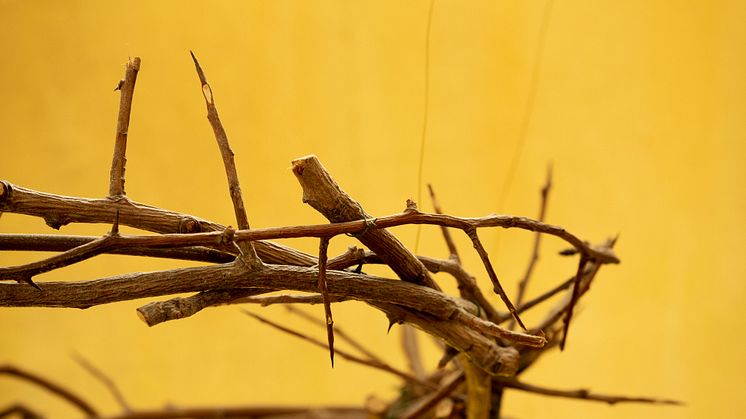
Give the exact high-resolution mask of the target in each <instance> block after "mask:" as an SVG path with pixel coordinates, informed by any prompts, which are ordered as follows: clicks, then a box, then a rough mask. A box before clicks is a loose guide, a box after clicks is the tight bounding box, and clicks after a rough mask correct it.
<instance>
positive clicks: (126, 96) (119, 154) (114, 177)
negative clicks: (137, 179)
mask: <svg viewBox="0 0 746 419" xmlns="http://www.w3.org/2000/svg"><path fill="white" fill-rule="evenodd" d="M139 71H140V57H135V58H134V59H129V60H128V61H127V69H126V70H125V73H124V79H123V80H120V81H119V84H118V85H117V87H116V89H114V90H119V91H120V97H119V115H118V117H117V134H116V140H115V142H114V157H113V159H112V161H111V171H110V173H109V197H111V198H117V197H123V196H124V195H125V192H124V169H125V166H126V164H127V157H126V154H127V133H128V131H129V125H130V114H131V113H132V97H133V96H134V94H135V82H136V81H137V73H138V72H139Z"/></svg>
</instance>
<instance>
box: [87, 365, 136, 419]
mask: <svg viewBox="0 0 746 419" xmlns="http://www.w3.org/2000/svg"><path fill="white" fill-rule="evenodd" d="M73 359H74V360H75V362H77V363H78V364H79V365H80V366H81V367H83V369H85V370H86V371H88V372H89V373H90V374H91V375H92V376H93V377H94V378H96V379H97V380H99V381H100V382H101V383H102V384H103V385H104V386H105V387H106V388H107V390H109V392H110V393H111V395H112V396H114V399H115V400H116V401H117V403H119V406H120V407H121V408H122V410H123V411H125V412H130V411H132V409H131V408H130V406H129V403H127V400H126V399H125V398H124V395H123V394H122V392H121V391H120V390H119V387H117V385H116V383H115V382H114V380H112V379H111V378H109V376H107V375H106V374H105V373H104V372H103V371H101V370H100V369H98V368H96V366H95V365H93V364H91V363H90V362H89V361H88V360H87V359H85V358H83V357H82V356H81V355H79V354H73Z"/></svg>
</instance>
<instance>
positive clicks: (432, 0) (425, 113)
mask: <svg viewBox="0 0 746 419" xmlns="http://www.w3.org/2000/svg"><path fill="white" fill-rule="evenodd" d="M434 5H435V0H430V7H429V8H428V11H427V35H426V37H425V98H424V103H425V109H424V111H423V113H422V136H421V137H420V161H419V165H418V166H417V204H419V205H422V172H423V171H424V167H425V143H426V141H425V140H426V139H427V122H428V114H429V110H430V33H431V30H430V29H431V28H432V23H433V6H434ZM421 232H422V226H421V225H418V226H417V235H416V236H415V239H414V252H415V253H417V250H419V247H420V233H421Z"/></svg>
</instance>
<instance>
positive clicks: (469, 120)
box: [0, 0, 746, 418]
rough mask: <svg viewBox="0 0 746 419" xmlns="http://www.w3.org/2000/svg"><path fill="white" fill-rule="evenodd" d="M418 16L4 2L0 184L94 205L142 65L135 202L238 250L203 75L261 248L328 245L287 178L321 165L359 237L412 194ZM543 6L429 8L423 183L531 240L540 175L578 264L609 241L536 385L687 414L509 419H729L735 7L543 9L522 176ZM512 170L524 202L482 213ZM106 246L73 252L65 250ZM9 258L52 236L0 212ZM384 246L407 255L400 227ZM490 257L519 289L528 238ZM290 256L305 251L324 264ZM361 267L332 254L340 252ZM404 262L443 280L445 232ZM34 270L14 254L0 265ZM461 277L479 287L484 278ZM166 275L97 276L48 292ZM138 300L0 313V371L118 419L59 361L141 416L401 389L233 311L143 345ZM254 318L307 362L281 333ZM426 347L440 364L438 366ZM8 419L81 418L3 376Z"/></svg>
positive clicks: (389, 345)
mask: <svg viewBox="0 0 746 419" xmlns="http://www.w3.org/2000/svg"><path fill="white" fill-rule="evenodd" d="M428 5H429V2H428V1H406V2H401V1H378V2H373V1H364V2H363V1H356V2H351V1H312V2H302V1H247V2H225V1H222V2H196V1H191V2H175V1H160V2H149V1H130V2H116V3H115V2H92V1H87V2H86V1H78V2H74V1H68V2H51V1H13V0H2V1H0V38H1V39H3V43H2V48H1V49H0V51H1V52H0V53H1V54H2V60H1V65H0V82H1V83H2V86H3V87H2V94H1V96H0V141H1V142H0V144H1V145H2V157H3V158H2V164H1V165H0V178H2V179H7V180H9V181H11V182H14V183H17V184H19V185H23V186H26V187H31V188H35V189H38V190H43V191H49V192H55V193H60V194H67V195H81V196H91V197H102V196H104V195H105V194H106V193H107V191H108V185H107V182H108V170H109V163H110V161H111V160H110V159H111V150H112V144H113V138H114V128H115V121H116V112H117V107H118V94H117V93H115V92H113V91H112V89H113V88H114V86H115V85H116V82H117V80H119V79H120V78H121V77H122V75H123V72H124V66H123V63H124V62H125V61H126V59H127V57H128V56H135V55H137V56H140V57H142V60H143V64H142V71H141V73H140V76H139V78H138V82H137V88H136V92H135V99H134V110H133V115H132V123H131V127H130V144H129V149H128V154H127V156H128V159H129V160H128V165H127V184H126V188H127V191H128V193H129V195H130V197H132V198H133V199H135V200H138V201H141V202H147V203H150V204H153V205H159V206H164V207H167V208H171V209H174V210H179V211H184V212H188V213H193V214H196V215H199V216H202V217H205V218H208V219H212V220H215V221H217V222H221V223H225V224H233V218H232V209H231V206H230V201H229V199H228V196H227V193H226V187H225V182H224V179H223V169H222V167H221V163H220V158H219V154H218V152H217V150H216V147H215V145H214V139H213V137H212V133H211V130H210V128H209V125H208V123H207V121H206V119H205V110H204V103H203V100H202V97H201V93H200V90H199V87H198V82H197V78H196V75H195V73H194V68H193V66H192V63H191V61H190V58H189V54H188V51H189V50H190V49H192V50H194V51H195V53H196V54H197V55H198V57H199V58H200V60H201V62H202V65H203V67H204V68H205V71H206V73H207V77H208V79H209V80H210V82H211V84H212V86H213V88H214V91H215V96H216V100H217V104H218V107H219V110H220V113H221V116H222V118H223V121H224V123H225V125H226V128H227V131H228V134H229V136H230V139H231V141H232V145H233V149H234V151H235V152H236V154H237V161H238V164H239V174H240V177H241V181H242V186H243V190H244V193H245V197H246V200H247V207H248V211H249V217H250V220H251V223H252V226H255V227H267V226H278V225H288V224H301V223H315V222H321V221H322V220H323V219H322V218H321V217H320V216H319V215H318V214H316V213H314V211H313V210H312V209H310V208H309V207H307V206H305V205H303V204H302V203H301V200H300V188H299V187H298V186H297V184H296V182H295V180H294V178H293V176H292V174H291V173H290V171H289V170H288V168H289V162H290V160H292V159H293V158H296V157H299V156H302V155H305V154H309V153H314V154H317V155H318V156H319V157H320V158H321V159H322V161H323V162H324V164H325V165H326V166H327V167H328V168H329V169H330V171H331V172H332V173H333V174H334V176H335V177H336V178H337V179H338V181H339V182H340V183H341V185H342V186H343V187H344V188H345V189H346V190H347V191H348V192H350V194H351V195H353V196H355V197H357V198H358V199H359V200H360V201H361V202H362V203H363V204H364V206H365V208H366V209H367V210H368V211H369V212H370V213H372V214H376V215H383V214H389V213H393V212H396V211H399V210H400V209H402V208H403V206H404V201H405V200H406V199H407V198H410V197H416V196H417V194H418V185H417V167H418V161H419V156H420V134H421V128H422V117H423V97H424V90H423V89H424V65H425V40H426V38H425V33H426V18H427V10H428ZM545 8H546V3H545V2H543V1H533V0H531V1H500V2H498V1H494V2H493V1H472V2H457V1H446V0H436V1H435V8H434V11H433V20H432V36H431V57H430V77H431V78H430V114H429V124H428V131H427V133H428V135H427V139H426V147H425V154H424V180H425V181H426V182H431V183H432V184H434V185H435V187H436V189H437V191H438V194H439V197H440V200H441V204H442V205H443V206H444V207H445V208H446V210H447V211H449V212H451V213H454V214H457V215H464V216H479V215H485V214H488V213H491V212H495V211H503V212H506V213H512V214H520V215H530V216H535V214H536V211H537V206H538V189H539V187H540V186H541V183H542V181H543V178H544V175H545V169H546V166H547V164H548V163H549V162H551V163H552V164H553V166H554V172H555V188H554V190H553V192H552V196H551V202H550V204H549V215H548V220H549V221H550V222H552V223H555V224H560V225H563V226H565V227H567V228H568V229H570V230H572V231H574V232H576V233H578V234H579V235H581V236H582V237H584V238H587V239H589V240H592V241H601V240H603V239H605V238H606V237H608V236H610V235H614V234H616V233H620V234H621V238H620V241H619V244H618V253H619V255H620V256H621V258H622V260H623V263H622V264H621V265H619V266H612V267H608V268H605V269H603V270H602V271H601V274H600V276H599V279H598V281H597V283H596V285H595V286H594V288H593V289H592V292H591V293H590V294H589V296H588V297H587V298H586V299H585V300H584V302H583V304H582V308H581V313H580V315H579V316H578V317H577V320H576V322H575V323H574V325H573V328H572V331H571V336H570V340H569V343H568V348H567V350H566V351H565V352H564V353H558V352H553V353H552V354H551V355H549V356H547V357H546V358H545V359H543V360H542V361H541V362H540V363H539V364H538V365H537V366H536V367H535V368H534V369H533V370H531V371H529V372H528V373H527V374H526V376H525V379H526V380H527V381H530V382H533V383H537V384H545V385H550V386H557V387H564V388H576V387H590V388H592V389H594V390H597V391H601V392H608V393H621V394H629V395H650V396H660V397H671V398H677V399H682V400H685V401H686V402H687V403H688V406H687V407H684V408H670V407H651V406H639V405H623V406H615V407H608V406H605V405H598V404H592V403H583V402H577V401H568V400H558V399H547V398H542V397H537V396H533V395H526V394H518V393H514V392H511V393H509V395H508V397H507V398H506V401H505V412H506V414H508V415H510V416H512V417H521V418H533V417H537V418H538V417H552V418H577V417H604V418H628V417H655V418H685V417H691V418H702V417H717V418H728V417H730V418H736V417H744V416H746V406H745V405H744V403H743V398H742V393H743V389H744V384H745V382H744V377H745V376H746V361H744V356H743V354H744V350H745V349H746V345H744V343H745V342H746V340H745V339H744V337H743V335H742V331H743V330H744V328H746V321H745V320H744V319H746V309H744V303H746V286H745V285H744V284H745V283H746V281H745V279H746V278H745V275H744V274H745V272H744V264H743V262H742V260H741V259H740V258H741V257H743V254H744V251H745V250H746V239H745V238H744V237H746V235H745V234H744V233H746V228H745V227H746V226H745V224H744V218H743V214H744V213H746V191H745V188H744V180H746V176H745V175H746V169H745V168H744V167H745V165H744V160H745V158H746V155H745V153H744V152H745V151H746V146H745V145H744V144H745V143H746V141H745V140H746V138H745V136H746V94H745V93H746V25H744V22H746V3H744V2H740V1H735V0H733V1H726V0H723V1H711V2H680V1H660V2H647V1H639V0H635V1H624V2H618V1H592V2H590V1H589V2H579V1H557V2H555V4H554V5H553V8H552V13H551V19H550V22H549V26H548V32H547V38H546V44H545V50H544V54H543V60H542V65H541V67H540V70H539V73H538V79H537V80H538V84H537V86H536V87H537V90H536V96H535V104H534V107H533V112H532V115H531V119H530V123H529V125H528V130H527V136H526V143H525V146H524V148H523V149H522V152H521V153H520V159H519V160H514V159H515V156H516V154H517V153H516V147H517V138H518V135H519V130H520V125H521V121H522V118H523V112H524V109H525V107H526V101H527V98H528V92H529V84H530V80H531V72H532V66H533V63H534V57H535V51H536V48H537V37H538V34H539V28H540V24H541V21H542V16H544V13H545V10H546V9H545ZM514 161H515V162H517V165H516V172H515V177H514V181H513V182H512V184H511V185H510V189H509V193H508V194H507V195H506V199H505V202H504V205H502V208H498V202H499V201H500V195H501V190H502V188H503V183H504V182H503V181H504V179H505V177H506V176H507V175H508V170H509V167H510V166H511V163H512V162H514ZM421 206H422V207H423V208H425V209H429V208H430V206H429V203H427V202H423V203H421ZM106 230H107V227H106V226H101V225H98V226H69V227H65V228H64V229H63V232H67V233H70V234H103V233H104V232H105V231H106ZM0 232H4V233H8V232H49V229H48V228H46V227H45V226H44V224H43V223H42V222H41V221H39V220H36V219H31V218H28V217H22V216H15V215H12V214H5V215H3V217H2V219H1V220H0ZM396 232H397V234H399V235H400V236H401V238H402V239H403V240H404V241H405V242H406V243H408V244H413V243H414V237H415V230H414V229H413V228H400V229H397V230H396ZM498 234H499V236H498ZM484 237H485V239H486V240H487V241H488V243H490V244H491V246H490V250H491V252H492V256H493V258H494V261H495V264H496V267H497V270H498V273H499V274H500V275H501V277H502V278H504V281H505V283H506V286H507V287H508V288H509V289H510V290H511V291H512V290H514V288H515V282H516V279H517V278H518V277H519V276H520V274H521V272H522V271H523V269H524V265H525V263H526V260H527V259H528V252H529V248H530V244H531V240H532V237H531V235H530V234H528V233H525V232H512V231H511V232H502V231H501V232H486V233H485V234H484ZM288 243H289V244H292V245H295V246H298V247H300V248H302V249H304V250H307V251H313V249H314V248H315V247H316V245H317V244H316V242H315V241H313V240H311V241H303V240H296V241H291V242H288ZM350 243H352V241H351V239H347V238H344V239H342V238H340V239H335V240H334V241H333V243H332V249H333V250H334V251H335V252H339V251H341V250H343V249H344V248H345V246H347V245H348V244H350ZM460 243H461V249H462V253H469V251H470V246H468V244H467V243H466V242H464V241H461V242H460ZM545 244H546V246H545V247H544V253H543V254H544V257H543V259H542V265H540V267H539V269H538V271H537V273H536V274H537V278H536V281H535V282H534V283H533V284H532V286H531V289H530V290H529V293H530V294H533V295H536V294H538V292H539V291H540V290H541V289H542V288H544V287H547V286H549V285H551V284H554V283H556V282H557V281H559V280H560V279H563V278H565V277H567V276H568V275H569V274H570V273H571V272H572V270H573V266H572V263H570V261H565V260H557V257H555V256H553V254H552V253H553V252H555V251H556V250H558V249H560V248H562V244H561V243H559V242H558V241H556V240H551V239H548V240H545ZM498 250H499V252H498ZM419 251H420V253H424V254H429V255H434V256H445V255H446V250H445V247H444V245H443V244H442V241H441V239H440V237H439V233H438V231H437V230H435V229H424V230H423V236H422V240H421V243H420V245H419ZM39 257H40V255H33V254H25V253H24V254H18V253H6V254H2V255H0V264H1V265H3V266H8V265H14V264H19V263H23V262H26V261H30V260H34V259H38V258H39ZM466 263H467V266H468V268H469V269H471V271H472V272H474V273H476V274H479V275H481V276H484V275H483V272H482V270H481V269H480V266H479V264H478V260H477V259H476V258H475V257H474V256H473V255H471V254H469V256H468V257H467V258H466ZM181 265H184V264H180V263H176V262H164V261H152V260H137V259H133V258H126V257H102V258H98V259H96V260H93V261H89V262H86V263H83V264H80V266H76V267H71V268H67V269H63V270H60V271H57V272H54V273H51V274H48V275H45V276H43V277H42V278H40V279H41V280H50V279H68V280H74V279H90V278H94V277H97V276H101V275H108V274H112V273H120V272H130V271H136V270H152V269H163V268H166V267H172V266H181ZM439 278H440V277H439ZM440 280H441V281H442V282H443V283H444V284H448V283H450V279H448V278H447V277H443V278H441V279H440ZM480 280H481V279H480ZM495 301H497V300H495ZM144 302H145V301H135V302H125V303H119V304H112V305H109V306H103V307H95V308H91V309H89V310H85V311H79V310H52V309H3V310H0V333H1V335H2V338H1V339H0V363H12V364H15V365H18V366H20V367H24V368H28V369H31V370H33V371H37V372H40V373H43V374H45V375H47V376H49V377H51V378H53V379H55V380H58V381H62V382H66V383H69V384H70V385H71V386H73V387H74V388H75V389H77V390H79V391H80V392H84V393H85V394H86V395H87V396H89V397H90V398H91V400H93V401H94V402H95V404H96V405H97V406H98V407H100V408H101V409H102V410H103V411H105V412H108V413H114V412H116V411H117V405H116V403H115V402H114V400H113V399H112V398H111V397H110V395H109V394H108V393H107V392H106V390H105V389H103V388H102V386H101V385H100V384H99V383H98V382H96V381H95V379H93V378H92V377H91V376H90V375H88V374H87V373H86V372H84V371H83V370H82V369H81V368H80V367H79V366H78V365H76V364H75V362H74V361H73V360H72V359H71V357H70V355H71V353H79V354H81V355H83V356H85V357H86V358H87V359H88V360H90V361H91V362H93V363H94V364H96V365H97V366H98V367H99V368H101V369H102V370H104V371H106V372H107V373H108V374H109V375H110V376H111V377H112V378H113V379H114V380H115V381H116V382H117V383H118V385H119V386H120V387H121V389H122V391H123V392H124V394H125V395H126V397H127V398H128V399H129V400H130V402H131V403H132V404H133V405H134V406H137V407H160V406H163V405H164V404H166V403H174V404H179V405H185V404H188V405H195V404H197V405H216V404H276V403H286V404H338V403H342V404H354V405H359V404H362V403H363V401H364V399H365V397H366V396H367V395H368V394H376V395H378V396H380V397H384V398H386V397H392V396H393V395H394V394H395V391H396V384H397V381H396V380H394V379H393V378H391V377H389V376H386V375H384V374H382V373H378V372H375V371H370V370H366V369H362V368H360V367H357V366H355V365H352V364H350V363H348V362H345V361H340V362H339V363H338V365H337V366H336V367H335V368H334V369H333V370H332V369H330V368H329V366H328V362H327V356H326V354H324V353H323V352H322V351H319V350H317V349H315V348H312V347H310V346H308V345H307V344H305V343H303V342H300V341H297V340H294V339H293V338H291V337H287V336H284V335H281V334H279V333H278V332H275V331H273V330H270V329H268V328H266V327H264V326H261V325H258V324H256V323H254V322H253V321H252V320H250V319H248V318H246V317H245V316H244V315H242V314H241V313H240V312H239V310H238V309H237V308H231V307H229V308H220V309H210V310H206V311H205V312H203V313H200V314H199V315H197V316H195V317H193V318H190V319H187V320H182V321H176V322H171V323H170V324H165V325H161V326H158V327H154V328H152V329H148V328H147V327H146V326H145V325H144V324H142V323H141V322H140V321H139V320H138V319H137V318H136V316H135V313H134V309H135V308H136V307H138V306H140V305H142V304H143V303H144ZM262 312H263V313H266V314H267V315H269V316H271V317H273V318H275V319H277V320H280V321H283V322H286V323H288V324H289V325H291V326H294V327H299V328H305V329H308V332H309V333H312V334H316V335H318V336H323V334H322V333H317V331H316V330H315V329H313V328H309V326H307V325H305V324H304V323H302V322H299V321H297V320H294V319H293V318H291V317H288V315H287V314H285V312H284V310H283V309H282V308H268V309H262ZM314 312H316V313H318V311H317V310H316V309H314ZM535 318H536V317H533V319H535ZM335 319H336V320H337V325H338V326H340V327H342V328H344V329H346V330H348V331H349V332H350V333H351V334H353V335H355V336H357V337H359V338H360V339H361V340H364V341H365V342H368V343H369V345H370V347H371V348H373V349H375V350H376V351H377V352H379V353H381V354H383V356H384V357H385V358H387V359H389V360H391V362H392V363H394V364H396V365H400V366H403V365H404V361H403V358H402V355H401V353H400V352H401V351H400V350H399V341H398V332H396V329H395V332H392V334H391V335H386V333H385V330H386V319H385V317H384V316H383V315H381V314H379V313H378V312H375V311H373V310H371V309H369V308H367V307H365V306H363V305H360V304H343V305H338V306H336V307H335ZM529 319H532V317H529ZM423 345H425V346H426V347H427V348H428V353H427V359H428V360H429V362H430V365H433V364H434V362H435V361H434V360H435V359H436V358H437V356H438V354H437V352H436V351H435V350H434V349H433V348H431V347H429V346H427V344H426V343H424V344H423ZM363 377H364V378H363ZM353 382H354V383H356V384H354V385H351V384H350V383H353ZM15 401H21V402H23V403H26V404H29V405H39V404H41V405H43V406H44V407H43V409H42V410H43V411H44V412H46V413H50V414H51V413H53V412H57V415H54V416H52V417H71V416H73V415H74V413H75V412H74V411H73V410H69V409H68V407H67V406H66V405H64V404H62V403H59V402H57V401H56V400H54V399H51V398H49V397H48V396H47V395H45V394H44V393H43V392H41V391H39V390H38V389H36V388H34V387H31V386H30V385H27V384H25V383H19V382H18V381H14V380H11V379H8V378H1V377H0V408H1V407H2V406H3V405H7V404H10V403H12V402H15ZM66 409H68V410H66Z"/></svg>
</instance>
